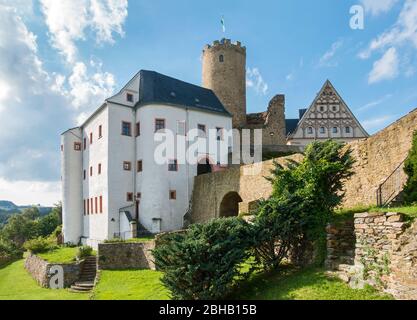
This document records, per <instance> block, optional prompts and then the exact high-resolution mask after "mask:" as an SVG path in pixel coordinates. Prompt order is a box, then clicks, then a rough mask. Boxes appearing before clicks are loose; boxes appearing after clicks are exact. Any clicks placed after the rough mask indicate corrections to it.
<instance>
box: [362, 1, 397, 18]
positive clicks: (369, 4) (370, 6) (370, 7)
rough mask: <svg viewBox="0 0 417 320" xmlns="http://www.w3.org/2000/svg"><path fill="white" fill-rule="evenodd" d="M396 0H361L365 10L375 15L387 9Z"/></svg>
mask: <svg viewBox="0 0 417 320" xmlns="http://www.w3.org/2000/svg"><path fill="white" fill-rule="evenodd" d="M397 2H398V0H361V3H362V5H363V6H364V7H365V10H366V11H368V12H370V13H371V14H372V15H374V16H376V15H379V14H381V13H384V12H387V11H389V10H390V9H391V8H392V7H393V6H394V5H395V4H396V3H397Z"/></svg>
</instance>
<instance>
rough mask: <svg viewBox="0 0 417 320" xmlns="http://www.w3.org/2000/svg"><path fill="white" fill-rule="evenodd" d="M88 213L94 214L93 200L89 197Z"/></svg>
mask: <svg viewBox="0 0 417 320" xmlns="http://www.w3.org/2000/svg"><path fill="white" fill-rule="evenodd" d="M90 213H91V214H94V202H93V198H91V199H90Z"/></svg>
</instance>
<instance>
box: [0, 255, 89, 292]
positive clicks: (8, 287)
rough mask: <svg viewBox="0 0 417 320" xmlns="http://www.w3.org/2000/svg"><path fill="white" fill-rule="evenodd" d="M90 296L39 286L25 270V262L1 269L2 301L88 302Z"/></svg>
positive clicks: (0, 286) (0, 290) (20, 261)
mask: <svg viewBox="0 0 417 320" xmlns="http://www.w3.org/2000/svg"><path fill="white" fill-rule="evenodd" d="M87 299H88V294H77V293H71V292H69V291H68V290H65V289H63V290H50V289H44V288H41V287H39V286H38V284H37V283H36V281H35V280H33V278H32V277H31V276H30V275H29V274H28V273H27V271H26V270H25V268H24V260H19V261H16V262H14V263H11V264H9V265H7V266H5V267H3V268H1V269H0V300H87Z"/></svg>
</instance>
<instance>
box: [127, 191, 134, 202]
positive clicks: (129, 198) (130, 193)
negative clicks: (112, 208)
mask: <svg viewBox="0 0 417 320" xmlns="http://www.w3.org/2000/svg"><path fill="white" fill-rule="evenodd" d="M126 201H128V202H132V201H133V193H132V192H128V193H127V195H126Z"/></svg>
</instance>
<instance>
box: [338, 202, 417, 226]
mask: <svg viewBox="0 0 417 320" xmlns="http://www.w3.org/2000/svg"><path fill="white" fill-rule="evenodd" d="M362 212H399V213H403V214H404V215H405V216H406V217H407V218H408V219H411V220H414V219H416V218H417V206H404V207H392V208H379V207H372V206H357V207H354V208H346V209H340V210H336V212H335V214H334V215H333V217H332V222H333V223H337V222H342V221H346V220H348V219H352V218H353V215H354V214H355V213H362Z"/></svg>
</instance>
